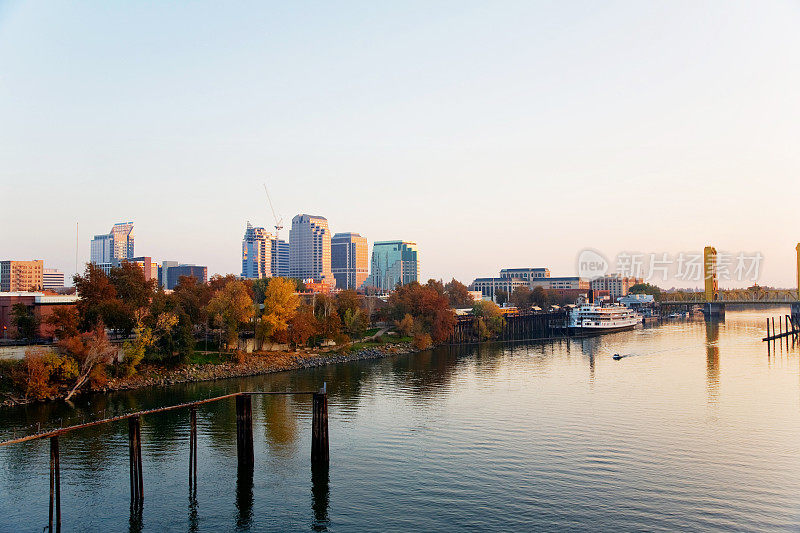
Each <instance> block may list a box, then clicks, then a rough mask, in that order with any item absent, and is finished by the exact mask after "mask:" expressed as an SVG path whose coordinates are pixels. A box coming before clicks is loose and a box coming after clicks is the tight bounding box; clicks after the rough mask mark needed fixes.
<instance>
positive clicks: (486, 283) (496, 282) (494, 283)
mask: <svg viewBox="0 0 800 533" xmlns="http://www.w3.org/2000/svg"><path fill="white" fill-rule="evenodd" d="M527 286H528V281H526V280H522V279H518V278H502V277H501V278H475V280H474V281H473V282H472V283H471V284H470V286H469V290H471V291H475V292H480V293H481V295H482V297H483V298H488V299H489V300H491V301H493V302H496V301H497V299H496V297H497V293H498V291H503V292H505V293H506V294H507V295H509V296H510V295H511V294H512V293H513V292H514V290H515V289H516V288H517V287H527Z"/></svg>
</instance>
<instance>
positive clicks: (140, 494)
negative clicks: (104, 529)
mask: <svg viewBox="0 0 800 533" xmlns="http://www.w3.org/2000/svg"><path fill="white" fill-rule="evenodd" d="M257 395H310V396H311V397H312V431H311V466H312V470H313V472H314V475H315V476H317V477H321V476H322V477H324V478H325V479H327V476H328V465H329V458H330V454H329V449H328V448H329V447H328V394H327V385H326V384H324V385H323V386H322V388H320V389H319V390H318V391H270V392H264V391H253V392H236V393H232V394H225V395H223V396H217V397H214V398H207V399H204V400H197V401H193V402H187V403H182V404H178V405H170V406H166V407H159V408H156V409H150V410H146V411H137V412H134V413H128V414H125V415H120V416H115V417H110V418H104V419H100V420H94V421H91V422H86V423H83V424H77V425H74V426H69V427H64V428H58V429H55V430H52V431H44V432H40V433H36V434H33V435H26V436H24V437H18V438H14V439H11V440H7V441H4V442H0V446H10V445H13V444H22V443H25V442H29V441H34V440H39V439H49V440H50V503H49V509H48V525H47V527H46V529H47V531H50V532H53V531H61V516H62V512H61V511H62V510H61V463H60V441H61V438H62V437H64V436H66V435H67V434H69V433H70V432H72V431H76V430H80V429H85V428H90V427H95V426H100V425H104V424H112V423H115V422H121V421H124V420H127V422H128V463H129V476H130V503H131V517H132V520H133V519H134V518H135V517H138V519H137V520H139V521H140V520H141V513H142V508H143V504H144V496H145V495H144V481H143V479H144V477H143V476H144V471H143V467H142V439H141V418H142V417H143V416H151V415H155V414H158V413H163V412H166V411H174V410H179V409H188V410H189V420H190V427H189V464H188V473H189V490H190V493H194V491H196V487H197V407H198V406H201V405H204V404H208V403H212V402H219V401H222V400H226V399H231V398H235V402H236V404H235V405H236V456H237V464H238V472H239V478H240V479H241V478H243V477H244V478H246V477H247V475H248V473H249V476H250V479H251V480H252V472H253V465H254V462H255V461H254V452H253V410H252V397H253V396H257Z"/></svg>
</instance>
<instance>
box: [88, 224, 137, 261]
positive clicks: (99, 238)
mask: <svg viewBox="0 0 800 533" xmlns="http://www.w3.org/2000/svg"><path fill="white" fill-rule="evenodd" d="M134 255H135V254H134V251H133V222H120V223H118V224H114V226H113V227H112V228H111V231H110V232H108V234H106V235H95V236H94V239H92V248H91V255H90V258H91V261H92V263H94V264H96V265H99V266H100V267H101V268H102V269H103V270H105V271H106V272H108V271H109V270H110V269H111V266H112V265H113V264H114V263H118V262H119V261H121V260H123V259H133V257H134Z"/></svg>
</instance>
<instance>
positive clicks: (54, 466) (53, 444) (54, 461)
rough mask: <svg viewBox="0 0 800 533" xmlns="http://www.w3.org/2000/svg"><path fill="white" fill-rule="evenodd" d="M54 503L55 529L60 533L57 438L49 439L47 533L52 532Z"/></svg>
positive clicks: (59, 475)
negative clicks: (48, 514) (48, 519)
mask: <svg viewBox="0 0 800 533" xmlns="http://www.w3.org/2000/svg"><path fill="white" fill-rule="evenodd" d="M54 501H55V518H56V523H55V526H56V529H55V531H61V464H60V458H59V453H58V436H54V437H50V521H49V526H48V529H47V530H48V531H54V530H53V502H54Z"/></svg>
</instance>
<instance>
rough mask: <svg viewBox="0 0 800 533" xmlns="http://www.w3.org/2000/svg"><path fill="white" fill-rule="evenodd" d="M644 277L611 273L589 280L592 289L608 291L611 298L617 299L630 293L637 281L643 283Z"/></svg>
mask: <svg viewBox="0 0 800 533" xmlns="http://www.w3.org/2000/svg"><path fill="white" fill-rule="evenodd" d="M642 281H643V280H642V278H635V277H632V276H631V277H627V276H620V275H618V274H611V275H607V276H602V277H599V278H595V279H593V280H592V281H590V282H589V284H590V286H591V288H592V290H594V291H608V293H609V294H610V295H611V299H612V300H613V301H616V300H617V299H618V298H622V297H623V296H626V295H627V294H628V291H629V290H630V288H631V287H633V286H634V285H636V284H637V283H642Z"/></svg>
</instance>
